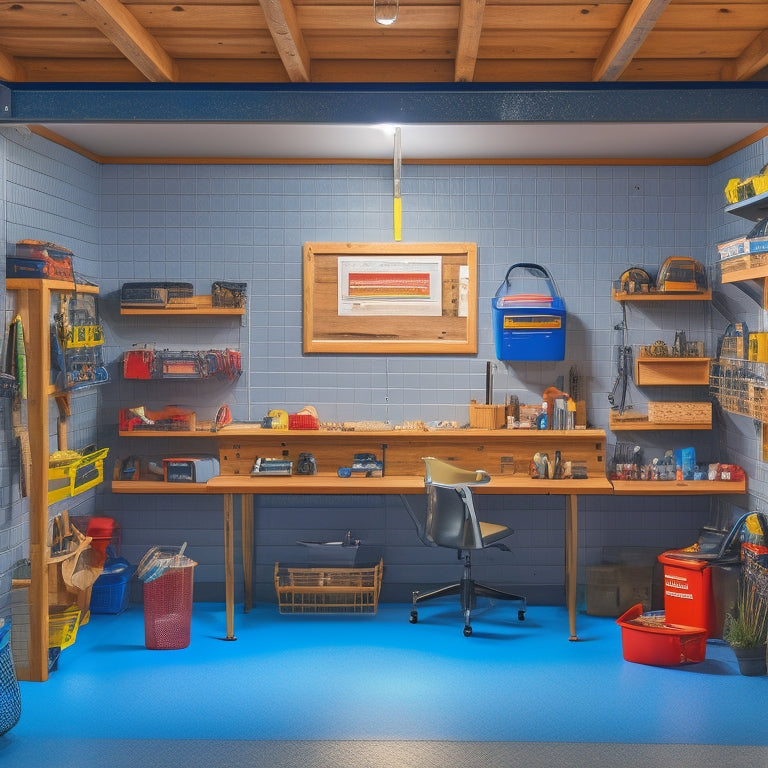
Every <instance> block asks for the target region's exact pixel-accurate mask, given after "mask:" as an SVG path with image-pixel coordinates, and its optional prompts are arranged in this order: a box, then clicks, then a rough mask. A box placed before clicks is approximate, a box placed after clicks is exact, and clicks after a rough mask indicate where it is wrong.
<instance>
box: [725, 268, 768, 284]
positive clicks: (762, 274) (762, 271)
mask: <svg viewBox="0 0 768 768" xmlns="http://www.w3.org/2000/svg"><path fill="white" fill-rule="evenodd" d="M766 277H768V265H766V264H763V265H761V266H759V267H747V268H746V269H739V270H735V271H733V272H723V273H722V274H721V280H722V281H723V282H724V283H740V282H741V281H742V280H762V279H763V278H766Z"/></svg>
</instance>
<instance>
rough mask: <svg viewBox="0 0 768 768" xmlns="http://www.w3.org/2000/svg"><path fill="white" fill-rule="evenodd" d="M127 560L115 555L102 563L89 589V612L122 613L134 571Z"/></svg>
mask: <svg viewBox="0 0 768 768" xmlns="http://www.w3.org/2000/svg"><path fill="white" fill-rule="evenodd" d="M135 570H136V569H135V567H134V566H132V565H131V564H130V563H129V562H128V561H127V560H125V559H124V558H122V557H116V558H113V559H110V560H107V562H106V563H105V564H104V570H103V571H102V574H101V576H99V578H98V579H96V581H95V582H94V584H93V589H92V591H91V613H111V614H117V613H122V612H123V611H124V610H125V609H126V608H127V607H128V603H129V600H130V584H131V576H133V572H134V571H135Z"/></svg>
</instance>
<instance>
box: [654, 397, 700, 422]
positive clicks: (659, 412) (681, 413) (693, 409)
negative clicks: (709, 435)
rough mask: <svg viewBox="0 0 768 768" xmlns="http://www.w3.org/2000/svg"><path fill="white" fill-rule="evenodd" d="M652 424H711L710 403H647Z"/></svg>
mask: <svg viewBox="0 0 768 768" xmlns="http://www.w3.org/2000/svg"><path fill="white" fill-rule="evenodd" d="M648 421H650V422H651V423H652V424H711V423H712V403H677V402H668V403H664V402H657V403H648Z"/></svg>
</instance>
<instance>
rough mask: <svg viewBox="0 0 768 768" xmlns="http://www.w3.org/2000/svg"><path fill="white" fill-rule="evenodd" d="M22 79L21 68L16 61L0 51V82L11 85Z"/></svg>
mask: <svg viewBox="0 0 768 768" xmlns="http://www.w3.org/2000/svg"><path fill="white" fill-rule="evenodd" d="M22 79H23V78H22V74H21V67H20V66H18V64H17V63H16V59H14V58H13V56H8V55H6V54H5V53H3V52H2V51H0V80H7V81H8V82H9V83H11V82H18V81H19V80H22Z"/></svg>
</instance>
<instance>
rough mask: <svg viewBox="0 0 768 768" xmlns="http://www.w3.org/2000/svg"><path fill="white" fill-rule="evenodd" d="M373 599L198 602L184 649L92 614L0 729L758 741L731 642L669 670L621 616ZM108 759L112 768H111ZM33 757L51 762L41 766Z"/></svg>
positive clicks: (753, 709) (134, 624)
mask: <svg viewBox="0 0 768 768" xmlns="http://www.w3.org/2000/svg"><path fill="white" fill-rule="evenodd" d="M409 610H410V606H408V605H391V604H386V605H380V606H379V611H378V614H377V615H375V616H346V617H345V616H292V615H280V614H279V613H278V610H277V608H276V606H274V605H259V606H257V607H256V608H255V609H254V610H253V611H251V612H250V613H248V614H243V613H241V612H240V611H239V609H238V612H237V613H236V614H235V628H236V635H237V638H238V639H237V640H236V641H234V642H227V641H224V640H223V639H222V638H223V636H224V627H225V615H224V606H223V605H222V604H212V603H196V604H195V606H194V613H193V618H192V633H191V642H190V645H189V647H188V648H185V649H183V650H167V651H153V650H148V649H147V648H146V647H145V644H144V624H143V610H142V607H141V606H140V605H132V606H131V607H130V608H129V609H128V611H126V612H125V613H123V614H121V615H119V616H105V615H94V616H92V618H91V620H90V622H89V623H88V624H86V625H85V626H84V627H82V628H81V629H80V632H79V634H78V638H77V642H76V643H75V645H73V646H71V647H70V648H67V649H65V650H64V651H63V652H62V655H61V658H60V660H59V665H58V670H57V671H55V672H53V673H52V674H51V676H50V679H49V681H48V682H46V683H22V684H21V694H22V717H21V721H20V722H19V724H18V725H17V726H16V727H15V728H14V729H13V730H12V731H11V732H10V733H9V734H8V735H7V736H6V737H4V738H3V739H0V763H2V762H3V760H2V754H3V749H2V742H3V741H4V740H6V739H11V740H12V741H14V742H16V743H17V744H23V743H29V742H30V741H33V740H36V739H39V740H42V739H48V740H50V739H53V740H55V739H57V738H62V739H65V738H66V739H69V738H72V736H73V733H74V734H76V735H77V737H79V738H80V739H82V740H84V741H85V742H87V740H89V739H100V738H107V739H170V740H173V739H205V740H315V739H317V740H382V741H386V740H449V741H516V742H604V743H605V742H607V743H611V742H613V743H620V742H624V743H626V742H632V743H641V744H698V745H709V744H711V745H755V746H766V745H768V728H766V726H765V722H766V719H765V718H766V713H768V677H744V676H742V675H740V674H739V671H738V668H737V666H736V663H735V660H734V658H733V656H732V652H731V650H730V648H728V647H727V646H726V645H724V644H723V643H722V642H720V641H710V642H709V643H708V644H707V658H706V660H705V661H704V662H702V663H699V664H694V665H687V666H682V667H675V668H660V667H651V666H644V665H640V664H633V663H629V662H626V661H624V660H623V658H622V646H621V630H620V628H619V627H618V626H617V625H616V623H615V622H614V620H613V619H603V618H595V617H590V616H586V615H584V614H581V615H579V619H578V633H579V637H580V640H579V642H569V640H568V617H567V613H566V611H565V609H564V608H559V607H551V606H548V607H537V606H529V608H528V613H527V618H526V620H525V621H524V622H519V621H518V620H517V610H516V608H515V607H514V606H513V605H505V604H504V603H500V604H498V605H494V606H493V607H492V608H490V609H489V610H481V611H478V612H477V613H476V615H475V617H474V618H473V626H474V635H473V636H472V637H471V638H465V637H464V636H463V635H462V631H461V630H462V621H461V617H460V615H459V613H458V612H457V611H456V610H455V602H453V599H451V598H448V599H447V601H446V602H445V603H443V602H442V601H436V602H434V603H432V604H430V605H425V606H423V607H421V608H420V612H419V618H420V620H419V623H418V624H416V625H411V624H409V622H408V615H409ZM109 764H110V762H109V760H107V761H106V762H104V765H109ZM40 765H43V763H40Z"/></svg>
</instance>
